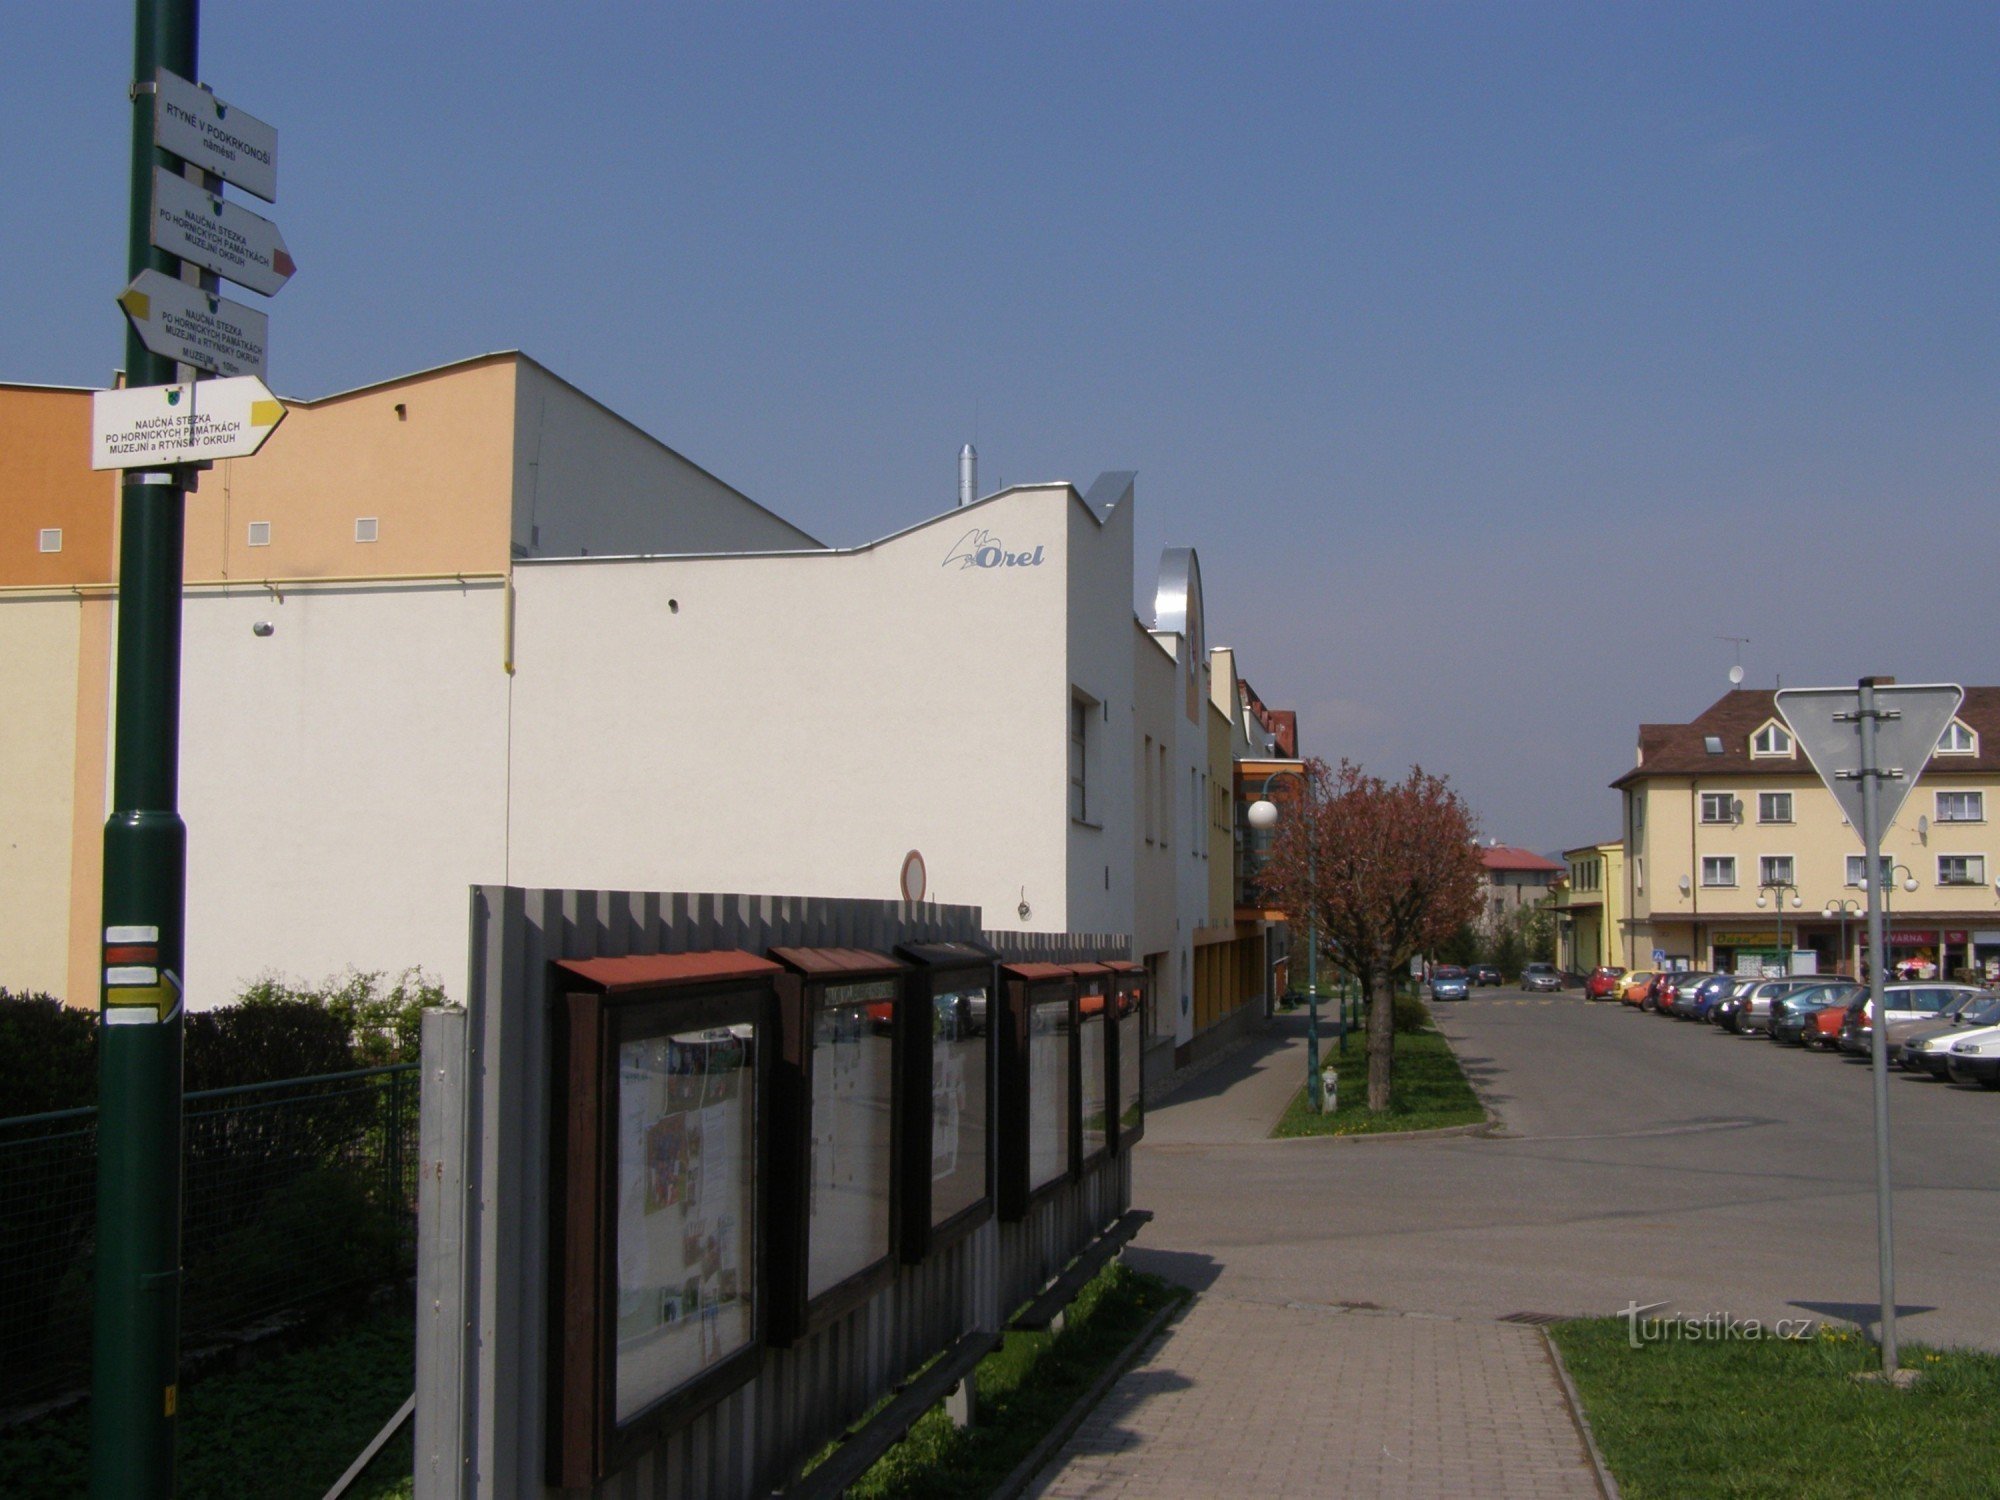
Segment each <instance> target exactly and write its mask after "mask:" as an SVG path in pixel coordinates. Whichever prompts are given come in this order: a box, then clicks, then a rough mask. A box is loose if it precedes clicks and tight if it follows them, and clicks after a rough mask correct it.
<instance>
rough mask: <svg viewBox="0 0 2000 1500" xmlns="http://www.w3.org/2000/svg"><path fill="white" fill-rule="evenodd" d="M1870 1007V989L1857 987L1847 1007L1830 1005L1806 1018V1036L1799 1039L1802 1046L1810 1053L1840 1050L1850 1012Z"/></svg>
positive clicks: (1861, 986)
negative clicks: (1817, 1050) (1821, 1050)
mask: <svg viewBox="0 0 2000 1500" xmlns="http://www.w3.org/2000/svg"><path fill="white" fill-rule="evenodd" d="M1867 1005H1868V987H1867V986H1866V985H1860V986H1857V987H1856V991H1855V996H1854V998H1853V999H1852V1000H1850V1001H1849V1002H1848V1003H1847V1004H1846V1005H1829V1006H1828V1007H1827V1008H1826V1009H1825V1010H1823V1011H1819V1012H1818V1013H1816V1014H1814V1015H1811V1016H1808V1017H1807V1018H1806V1034H1805V1035H1804V1036H1803V1037H1801V1038H1800V1039H1799V1041H1800V1045H1801V1046H1803V1047H1805V1048H1806V1049H1807V1050H1808V1051H1811V1050H1812V1049H1814V1048H1823V1049H1825V1050H1826V1051H1828V1052H1838V1051H1839V1050H1840V1028H1841V1027H1843V1026H1845V1025H1846V1024H1847V1017H1848V1013H1849V1012H1850V1011H1853V1010H1856V1009H1865V1008H1866V1007H1867Z"/></svg>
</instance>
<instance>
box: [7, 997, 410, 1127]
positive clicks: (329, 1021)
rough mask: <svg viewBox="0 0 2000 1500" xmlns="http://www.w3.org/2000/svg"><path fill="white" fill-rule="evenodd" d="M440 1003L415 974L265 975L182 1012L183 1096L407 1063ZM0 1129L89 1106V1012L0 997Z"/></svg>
mask: <svg viewBox="0 0 2000 1500" xmlns="http://www.w3.org/2000/svg"><path fill="white" fill-rule="evenodd" d="M444 1003H445V993H444V986H443V985H441V984H439V983H438V981H437V980H435V979H433V978H431V977H430V976H429V975H427V974H425V973H424V972H423V970H421V969H405V970H404V971H403V972H402V973H401V974H399V975H396V976H395V977H394V978H391V977H390V976H388V975H387V974H384V973H382V972H379V971H376V972H362V971H360V970H356V969H349V970H348V971H347V972H346V973H344V974H339V975H335V976H334V977H333V978H331V979H328V980H327V981H325V982H324V983H323V984H318V985H307V984H299V983H295V982H293V981H289V980H285V979H280V978H278V977H277V976H275V975H268V974H267V975H265V976H264V977H263V978H261V979H259V980H257V981H256V982H255V983H254V984H252V985H251V986H250V987H249V988H248V989H246V990H245V991H244V992H243V993H242V994H241V995H240V996H238V997H237V999H236V1000H235V1001H234V1002H233V1003H232V1004H229V1005H224V1006H220V1007H218V1008H216V1009H214V1010H202V1011H190V1012H188V1016H187V1032H186V1036H187V1043H186V1049H187V1050H186V1052H185V1055H184V1059H183V1067H182V1074H181V1085H182V1087H183V1088H184V1089H186V1090H187V1091H188V1092H189V1093H199V1092H201V1091H203V1090H205V1089H221V1088H233V1087H235V1086H236V1085H238V1084H245V1083H269V1082H272V1081H274V1080H277V1079H280V1078H312V1077H316V1076H318V1075H319V1074H322V1073H344V1072H347V1071H349V1070H350V1069H354V1068H375V1067H383V1066H387V1065H388V1064H391V1063H405V1062H415V1061H416V1060H417V1054H418V1050H419V1046H420V1043H419V1039H418V1038H419V1027H420V1025H421V1024H422V1018H423V1013H424V1011H425V1010H427V1009H429V1008H430V1007H432V1006H437V1005H442V1004H444ZM0 1058H4V1059H5V1060H6V1066H5V1067H4V1068H0V1119H7V1118H9V1117H11V1116H14V1115H38V1114H44V1113H46V1112H48V1111H51V1110H58V1109H77V1108H81V1107H82V1106H84V1105H88V1104H95V1103H96V1102H97V1012H96V1010H95V1009H94V1008H86V1007H79V1006H70V1005H64V1004H63V1003H62V1002H61V1001H59V1000H57V999H56V998H55V997H54V996H52V995H44V994H38V993H29V992H26V991H23V992H21V993H18V994H17V993H12V992H10V991H8V990H5V989H0Z"/></svg>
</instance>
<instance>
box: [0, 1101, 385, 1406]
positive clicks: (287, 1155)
mask: <svg viewBox="0 0 2000 1500" xmlns="http://www.w3.org/2000/svg"><path fill="white" fill-rule="evenodd" d="M416 1131H417V1065H416V1064H415V1063H404V1064H400V1065H397V1066H394V1067H387V1068H368V1069H364V1070H361V1071H358V1072H352V1073H330V1074H325V1075H322V1076H320V1077H316V1078H288V1079H283V1080H279V1081H277V1082H272V1083H254V1084H245V1085H242V1086H239V1087H236V1088H227V1089H209V1090H205V1091H203V1092H201V1093H197V1094H188V1095H187V1096H185V1099H184V1101H183V1114H182V1133H181V1140H182V1157H181V1159H182V1187H181V1194H182V1196H181V1265H182V1266H183V1268H184V1270H185V1277H184V1280H183V1283H182V1297H181V1343H182V1346H183V1347H184V1348H186V1347H191V1346H193V1345H195V1344H199V1343H202V1342H204V1341H206V1340H210V1339H213V1338H216V1337H218V1336H220V1335H224V1334H227V1333H230V1332H233V1331H237V1330H241V1329H244V1328H246V1327H248V1326H250V1325H253V1324H255V1323H256V1322H258V1321H259V1320H260V1319H264V1318H267V1317H269V1316H271V1315H272V1314H274V1313H279V1312H285V1311H290V1310H294V1309H298V1308H303V1307H310V1306H312V1305H314V1304H317V1303H321V1302H324V1301H327V1300H329V1299H331V1298H334V1297H338V1296H342V1295H345V1294H348V1293H351V1292H353V1291H355V1290H356V1289H359V1288H365V1287H368V1286H372V1285H377V1284H379V1283H381V1282H382V1281H384V1280H386V1279H388V1278H391V1277H394V1276H397V1275H401V1274H406V1273H407V1272H408V1270H409V1267H410V1264H411V1257H412V1254H413V1247H414V1243H415V1232H416V1160H417V1153H416V1139H417V1137H416ZM96 1219H97V1111H96V1109H95V1108H86V1109H66V1110H60V1111H57V1112H55V1113H52V1114H42V1115H21V1116H17V1117H15V1118H13V1119H5V1120H0V1409H4V1408H8V1407H16V1406H20V1405H22V1404H25V1403H30V1402H36V1401H40V1400H43V1399H46V1398H48V1397H52V1396H57V1395H60V1394H62V1393H64V1392H67V1391H71V1390H76V1389H80V1388H81V1387H82V1386H84V1385H85V1384H86V1383H87V1381H88V1375H89V1360H90V1261H91V1252H92V1248H93V1245H94V1243H95V1238H96V1227H97V1226H96Z"/></svg>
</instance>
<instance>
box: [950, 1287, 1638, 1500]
mask: <svg viewBox="0 0 2000 1500" xmlns="http://www.w3.org/2000/svg"><path fill="white" fill-rule="evenodd" d="M1192 1306H1194V1294H1192V1293H1191V1294H1189V1295H1188V1296H1186V1297H1183V1298H1181V1299H1180V1300H1179V1301H1177V1302H1174V1303H1172V1304H1170V1305H1169V1306H1166V1307H1163V1308H1161V1309H1160V1310H1159V1311H1158V1312H1156V1313H1154V1314H1153V1316H1152V1317H1151V1318H1149V1319H1147V1321H1146V1326H1145V1327H1144V1328H1141V1329H1140V1330H1139V1332H1138V1333H1137V1334H1136V1335H1134V1336H1133V1339H1132V1342H1131V1343H1129V1344H1127V1345H1126V1346H1125V1347H1124V1349H1123V1350H1121V1351H1120V1352H1119V1354H1118V1357H1117V1358H1115V1359H1113V1360H1112V1361H1111V1363H1110V1364H1109V1365H1107V1366H1105V1368H1104V1370H1103V1371H1102V1373H1100V1374H1099V1375H1098V1377H1097V1379H1096V1380H1095V1381H1093V1382H1092V1383H1091V1386H1090V1389H1089V1390H1087V1391H1085V1392H1084V1393H1083V1394H1082V1395H1081V1396H1079V1397H1077V1398H1076V1400H1075V1401H1074V1402H1073V1403H1072V1404H1071V1405H1070V1408H1069V1410H1068V1411H1066V1412H1064V1413H1063V1414H1062V1419H1061V1420H1060V1421H1058V1422H1057V1423H1056V1425H1055V1426H1053V1427H1051V1428H1050V1429H1049V1430H1048V1432H1046V1433H1045V1434H1043V1436H1042V1440H1041V1441H1040V1442H1039V1443H1037V1444H1035V1446H1034V1447H1033V1448H1032V1449H1031V1450H1029V1453H1028V1456H1027V1457H1026V1458H1024V1459H1022V1460H1021V1461H1020V1462H1019V1463H1018V1464H1016V1465H1014V1468H1013V1471H1012V1472H1011V1473H1010V1474H1008V1476H1007V1477H1006V1478H1005V1479H1003V1480H1001V1481H1000V1482H999V1483H998V1484H997V1485H995V1486H994V1487H993V1489H992V1490H991V1491H990V1492H989V1494H988V1497H987V1500H1015V1497H1016V1496H1019V1495H1025V1494H1027V1493H1028V1492H1029V1489H1030V1487H1031V1486H1033V1485H1034V1482H1035V1481H1036V1480H1037V1479H1039V1478H1041V1475H1042V1470H1043V1469H1045V1468H1047V1467H1048V1466H1049V1463H1050V1461H1051V1460H1052V1459H1054V1458H1055V1456H1056V1454H1057V1453H1059V1452H1060V1451H1061V1450H1062V1446H1063V1444H1064V1443H1067V1442H1068V1441H1069V1440H1070V1439H1071V1438H1072V1437H1073V1436H1075V1434H1076V1430H1077V1428H1079V1427H1081V1426H1082V1425H1083V1424H1084V1421H1085V1420H1086V1419H1087V1418H1088V1417H1089V1416H1090V1414H1091V1413H1092V1412H1093V1411H1095V1410H1096V1409H1097V1407H1098V1404H1099V1403H1100V1402H1102V1401H1103V1400H1104V1398H1105V1397H1106V1396H1108V1395H1109V1394H1110V1393H1111V1387H1112V1386H1114V1385H1116V1384H1117V1383H1118V1381H1119V1380H1120V1378H1122V1377H1123V1376H1124V1374H1125V1372H1126V1371H1127V1370H1129V1369H1131V1368H1132V1366H1133V1365H1135V1364H1137V1363H1138V1362H1139V1359H1140V1357H1141V1356H1142V1355H1143V1354H1145V1352H1146V1351H1147V1349H1149V1348H1150V1347H1151V1346H1152V1343H1153V1341H1154V1340H1155V1339H1156V1338H1158V1337H1159V1336H1160V1331H1161V1330H1162V1329H1163V1328H1165V1327H1166V1325H1167V1324H1168V1323H1171V1322H1172V1321H1173V1320H1174V1319H1176V1318H1178V1317H1179V1316H1180V1315H1181V1314H1182V1313H1184V1312H1186V1311H1187V1310H1188V1309H1189V1308H1190V1307H1192ZM1614 1500H1615V1497H1614Z"/></svg>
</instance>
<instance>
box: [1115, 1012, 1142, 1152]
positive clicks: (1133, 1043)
mask: <svg viewBox="0 0 2000 1500" xmlns="http://www.w3.org/2000/svg"><path fill="white" fill-rule="evenodd" d="M1117 1024H1118V1123H1119V1127H1120V1128H1121V1129H1124V1130H1136V1129H1138V1128H1139V1124H1140V1122H1141V1121H1142V1120H1143V1119H1144V1117H1145V1110H1146V1105H1145V1099H1144V1097H1143V1096H1144V1092H1145V1090H1144V1086H1143V1083H1142V1081H1141V1080H1142V1077H1143V1074H1144V1069H1145V1058H1144V1057H1143V1056H1142V1055H1141V1052H1142V1049H1143V1048H1144V1046H1145V1034H1144V1030H1143V1028H1144V1026H1145V1024H1146V1022H1145V1017H1144V1015H1143V1007H1142V1006H1141V1004H1140V1001H1139V991H1138V988H1137V986H1134V985H1127V986H1123V987H1121V988H1120V989H1119V991H1118V1023H1117Z"/></svg>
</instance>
